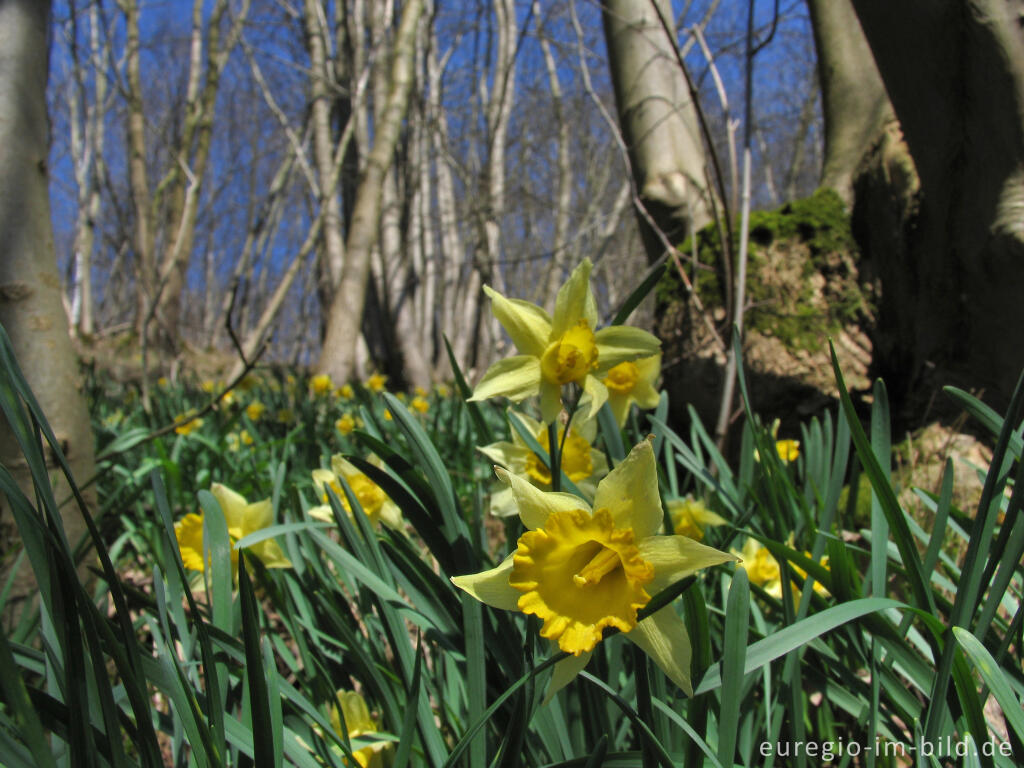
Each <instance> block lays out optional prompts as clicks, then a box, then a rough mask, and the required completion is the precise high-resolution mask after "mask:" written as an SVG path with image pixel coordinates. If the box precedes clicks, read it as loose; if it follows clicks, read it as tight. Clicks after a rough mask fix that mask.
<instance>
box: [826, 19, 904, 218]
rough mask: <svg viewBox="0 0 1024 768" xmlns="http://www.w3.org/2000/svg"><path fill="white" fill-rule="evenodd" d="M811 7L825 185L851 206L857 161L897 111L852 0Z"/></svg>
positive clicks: (858, 162) (860, 159)
mask: <svg viewBox="0 0 1024 768" xmlns="http://www.w3.org/2000/svg"><path fill="white" fill-rule="evenodd" d="M807 8H808V10H809V11H810V14H811V29H812V31H813V33H814V44H815V46H816V48H817V50H818V79H819V82H820V84H821V105H822V113H823V117H824V122H825V163H824V167H823V168H822V173H821V185H822V186H824V187H831V188H832V189H834V190H835V191H836V192H838V193H839V196H840V197H841V198H843V201H844V202H845V203H846V205H847V207H850V206H852V204H853V179H854V173H855V171H856V170H857V166H858V165H860V163H861V161H862V160H863V159H864V156H865V155H866V154H867V152H868V149H869V147H870V146H871V145H872V144H874V143H875V142H876V141H878V139H879V137H880V135H881V132H882V130H883V129H884V128H885V126H886V125H887V124H888V123H890V122H892V121H893V120H895V119H896V117H895V115H894V114H893V112H892V105H891V104H890V103H889V97H888V96H887V95H886V93H885V86H884V85H882V78H881V76H880V75H879V74H878V67H876V66H875V60H874V57H872V55H871V49H870V48H868V41H867V40H866V39H865V37H864V33H863V32H862V31H861V28H860V22H859V21H857V14H856V13H854V11H853V5H852V4H851V3H850V0H807Z"/></svg>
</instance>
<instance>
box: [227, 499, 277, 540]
mask: <svg viewBox="0 0 1024 768" xmlns="http://www.w3.org/2000/svg"><path fill="white" fill-rule="evenodd" d="M244 514H245V521H244V522H243V523H242V535H247V534H250V533H252V532H253V531H258V530H260V529H261V528H266V527H267V526H269V525H273V523H274V505H273V504H271V503H270V499H264V500H263V501H257V502H253V503H252V504H247V505H246V507H245V510H244ZM229 525H230V524H229Z"/></svg>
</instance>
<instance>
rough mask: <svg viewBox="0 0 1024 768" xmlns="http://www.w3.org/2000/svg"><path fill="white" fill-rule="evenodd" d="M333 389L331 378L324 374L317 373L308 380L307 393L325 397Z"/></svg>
mask: <svg viewBox="0 0 1024 768" xmlns="http://www.w3.org/2000/svg"><path fill="white" fill-rule="evenodd" d="M333 388H334V383H333V382H332V381H331V377H330V376H329V375H328V374H326V373H318V374H317V375H316V376H314V377H313V378H311V379H310V380H309V391H310V392H312V393H313V394H314V395H326V394H327V393H328V392H330V391H331V390H332V389H333Z"/></svg>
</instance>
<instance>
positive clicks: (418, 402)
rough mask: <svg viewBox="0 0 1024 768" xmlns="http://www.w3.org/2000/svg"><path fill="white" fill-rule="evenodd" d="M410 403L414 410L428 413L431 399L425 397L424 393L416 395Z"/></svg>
mask: <svg viewBox="0 0 1024 768" xmlns="http://www.w3.org/2000/svg"><path fill="white" fill-rule="evenodd" d="M409 405H411V406H412V408H413V410H415V411H419V412H420V413H426V412H427V411H429V410H430V401H428V400H427V398H425V397H423V395H416V397H414V398H413V399H412V402H411V403H409Z"/></svg>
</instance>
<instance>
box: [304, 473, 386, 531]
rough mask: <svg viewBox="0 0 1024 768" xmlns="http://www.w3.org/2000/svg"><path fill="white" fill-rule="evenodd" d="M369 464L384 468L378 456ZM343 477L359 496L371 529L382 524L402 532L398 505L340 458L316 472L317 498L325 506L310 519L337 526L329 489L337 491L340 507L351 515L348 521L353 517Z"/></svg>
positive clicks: (312, 514)
mask: <svg viewBox="0 0 1024 768" xmlns="http://www.w3.org/2000/svg"><path fill="white" fill-rule="evenodd" d="M370 463H371V464H373V465H374V466H381V461H380V459H378V458H377V457H376V456H371V457H370ZM340 477H343V478H345V482H346V483H348V487H349V488H351V489H352V492H353V493H354V494H355V495H356V498H357V499H358V500H359V506H361V507H362V508H363V512H364V513H365V514H366V516H367V517H368V518H370V523H371V524H372V525H374V526H376V525H377V524H378V523H383V524H384V525H386V526H387V527H388V528H391V529H393V530H396V531H398V530H401V528H402V512H401V510H400V509H399V508H398V505H397V504H395V502H393V501H392V500H391V499H390V498H388V495H387V494H386V493H384V491H383V489H382V488H381V487H380V486H379V485H377V484H376V483H375V482H373V480H371V479H370V478H368V477H367V476H366V475H365V474H363V473H362V472H360V471H359V470H358V469H356V468H355V467H354V466H352V464H350V463H349V462H348V461H346V460H345V459H344V458H343V457H342V456H340V455H338V454H335V455H334V456H332V457H331V468H330V469H314V470H313V486H314V487H315V488H316V495H317V498H319V499H321V500H322V502H323V503H322V504H320V505H319V506H316V507H313V508H312V509H310V510H309V514H310V516H311V517H315V518H316V519H317V520H323V521H325V522H328V523H333V522H334V513H333V512H332V511H331V504H330V501H329V499H328V496H327V489H328V488H330V489H331V490H332V491H334V493H335V495H336V496H337V497H338V501H340V502H341V506H342V507H344V509H345V511H346V512H348V514H349V517H351V516H352V508H351V507H350V506H349V503H348V497H347V496H346V495H345V491H344V489H343V488H342V487H341V483H340V482H339V480H338V478H340Z"/></svg>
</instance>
